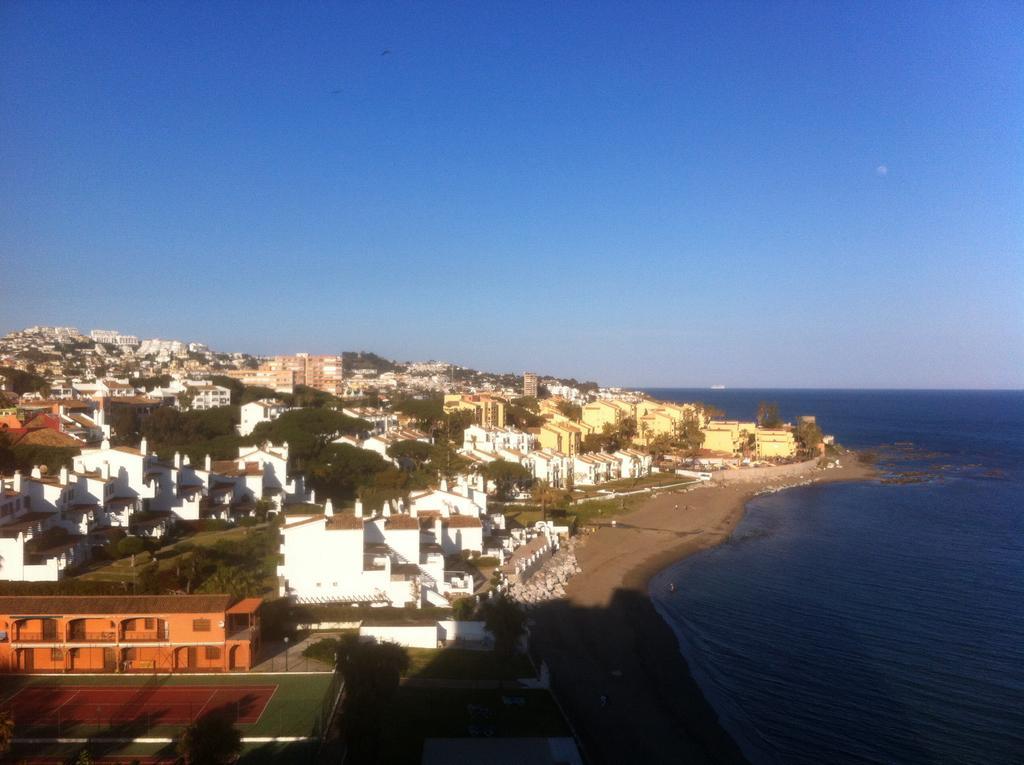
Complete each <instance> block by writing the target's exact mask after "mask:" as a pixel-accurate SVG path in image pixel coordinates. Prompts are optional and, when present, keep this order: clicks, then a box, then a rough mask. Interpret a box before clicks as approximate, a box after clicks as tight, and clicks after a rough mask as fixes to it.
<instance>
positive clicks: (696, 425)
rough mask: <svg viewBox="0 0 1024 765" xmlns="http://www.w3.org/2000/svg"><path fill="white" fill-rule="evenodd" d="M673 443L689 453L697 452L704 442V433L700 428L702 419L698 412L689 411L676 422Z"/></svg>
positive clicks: (673, 430)
mask: <svg viewBox="0 0 1024 765" xmlns="http://www.w3.org/2000/svg"><path fill="white" fill-rule="evenodd" d="M672 443H673V445H674V446H676V447H678V448H680V449H682V450H683V451H685V452H686V453H688V454H691V455H693V454H696V453H697V452H698V451H699V450H700V447H701V445H702V444H703V443H704V433H702V432H701V429H700V420H699V419H698V417H697V415H696V414H692V413H690V412H687V413H686V414H685V415H684V416H683V417H682V418H681V419H679V420H677V421H676V422H675V423H674V426H673V429H672Z"/></svg>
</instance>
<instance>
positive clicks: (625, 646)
mask: <svg viewBox="0 0 1024 765" xmlns="http://www.w3.org/2000/svg"><path fill="white" fill-rule="evenodd" d="M530 619H531V650H532V652H533V653H534V656H535V657H536V658H537V659H543V660H544V661H546V662H547V665H548V668H549V669H550V672H551V686H552V690H553V691H554V693H555V694H556V696H557V698H558V699H559V701H560V703H561V704H562V705H563V706H564V707H565V712H566V713H567V714H568V716H569V719H570V720H571V721H572V723H573V725H574V727H575V728H576V733H577V735H578V736H579V738H580V739H581V742H582V745H583V748H584V756H585V757H586V759H587V762H589V763H591V765H598V764H599V763H609V765H611V763H624V762H644V763H662V762H663V763H680V762H687V763H742V762H745V759H744V757H743V755H742V753H741V752H740V749H739V747H737V745H736V744H735V743H734V742H733V740H732V739H731V738H730V737H729V736H728V734H727V733H726V732H725V730H724V729H723V728H722V726H721V725H720V724H719V722H718V718H717V716H716V715H715V712H714V710H713V709H712V708H711V707H710V705H709V704H708V703H707V701H705V699H704V696H703V693H702V692H701V690H700V688H699V687H698V686H697V684H696V682H695V681H694V680H693V678H692V677H691V676H690V673H689V670H688V669H687V666H686V663H685V661H684V660H683V658H682V655H681V654H680V653H679V645H678V642H677V640H676V637H675V635H674V634H673V633H672V631H671V629H670V628H669V627H668V625H667V624H665V622H664V621H663V620H662V619H661V617H660V616H659V615H658V613H657V611H655V609H654V605H653V604H652V602H651V600H650V598H649V597H647V596H646V595H645V594H643V593H640V592H637V591H634V590H625V589H620V590H616V591H615V593H614V594H613V596H612V599H611V602H610V603H609V604H608V606H607V607H594V608H586V607H579V606H574V605H572V604H571V603H570V602H568V601H565V600H559V601H551V602H548V603H545V604H543V605H539V606H535V607H534V608H532V609H531V610H530ZM602 697H604V698H603V699H602Z"/></svg>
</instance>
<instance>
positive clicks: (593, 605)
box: [531, 457, 874, 764]
mask: <svg viewBox="0 0 1024 765" xmlns="http://www.w3.org/2000/svg"><path fill="white" fill-rule="evenodd" d="M843 462H844V465H843V467H841V468H834V469H830V470H814V471H808V472H807V473H806V475H805V477H804V478H803V479H801V478H798V477H786V478H785V479H781V480H780V479H774V480H758V481H756V482H750V483H737V484H727V485H721V486H720V485H708V486H702V487H700V488H697V489H691V490H689V491H685V492H679V493H666V494H661V495H658V496H656V497H653V498H651V499H650V500H648V501H647V502H646V503H645V504H644V505H643V506H642V507H641V508H640V509H639V510H637V511H635V512H633V513H630V514H628V515H624V516H620V517H619V518H618V519H617V521H616V525H615V526H612V525H611V524H610V523H608V524H605V525H603V526H601V527H600V528H598V529H597V530H596V531H594V532H593V533H592V534H590V535H589V536H588V538H587V539H586V541H585V542H584V543H583V544H582V545H580V546H579V547H578V548H577V552H576V554H577V559H578V561H579V564H580V567H581V569H582V573H581V574H579V575H578V576H576V577H574V578H573V579H572V581H571V582H570V583H569V586H568V588H567V597H566V598H565V599H564V600H560V601H555V602H551V603H547V604H545V605H543V606H540V607H538V608H535V609H534V610H533V611H531V617H532V618H533V620H534V623H533V626H532V632H533V642H534V645H535V648H536V650H537V651H538V652H539V653H540V655H541V656H542V657H543V658H544V659H545V661H546V662H547V663H548V666H549V668H550V669H551V676H552V684H553V687H554V690H555V692H556V694H557V696H558V698H559V700H560V701H561V703H562V704H563V706H564V707H565V711H566V712H567V714H568V716H569V718H570V720H571V721H572V723H573V725H574V727H575V729H576V732H577V734H578V736H579V737H580V739H581V742H582V744H583V747H584V754H585V756H586V758H587V760H588V761H589V762H591V763H595V764H596V763H625V762H631V761H632V762H645V763H646V762H672V763H679V762H694V763H705V762H707V763H733V762H743V761H744V758H743V756H742V754H741V752H740V751H739V748H738V747H737V746H736V744H735V743H734V742H733V741H732V740H731V739H730V738H729V736H728V735H727V734H726V733H725V731H724V730H723V729H722V727H721V726H720V725H719V723H718V719H717V717H716V715H715V713H714V711H713V710H712V709H711V707H710V706H709V705H708V703H707V702H706V700H705V699H704V696H703V694H702V693H701V691H700V689H699V687H698V686H697V685H696V683H695V682H694V680H693V678H692V677H691V676H690V673H689V670H688V668H687V666H686V662H685V661H684V659H683V657H682V655H681V654H680V652H679V645H678V642H677V640H676V637H675V635H674V634H673V632H672V630H671V629H670V628H669V626H668V625H667V624H666V623H665V622H664V621H663V620H662V619H661V617H660V616H659V615H658V613H657V611H655V609H654V606H653V604H652V603H651V600H650V598H649V597H648V594H647V585H648V581H649V580H650V578H651V576H653V575H654V574H655V573H657V572H658V571H660V570H661V569H663V568H665V567H666V566H668V565H669V564H671V563H673V562H674V561H677V560H680V559H681V558H684V557H686V556H687V555H691V554H692V553H694V552H697V551H699V550H703V549H706V548H708V547H712V546H714V545H717V544H719V543H721V542H722V541H724V540H725V539H727V538H728V537H729V535H730V534H731V533H732V531H733V529H734V528H735V527H736V525H737V524H738V523H739V521H740V519H741V518H742V517H743V512H744V507H745V505H746V503H747V501H748V500H749V499H750V498H751V497H753V496H754V494H756V493H757V492H759V491H762V490H764V489H766V488H770V487H774V486H789V485H796V484H800V483H806V481H807V479H813V480H814V481H815V482H836V481H856V480H864V479H867V478H870V477H871V476H872V475H873V474H874V471H873V469H872V468H871V467H869V466H865V465H862V464H860V463H858V462H856V461H855V460H854V459H852V458H849V457H848V458H847V459H846V460H843ZM602 696H604V697H605V700H604V702H602V698H601V697H602Z"/></svg>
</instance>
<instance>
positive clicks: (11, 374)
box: [0, 354, 50, 396]
mask: <svg viewBox="0 0 1024 765" xmlns="http://www.w3.org/2000/svg"><path fill="white" fill-rule="evenodd" d="M23 355H27V354H23ZM0 377H2V378H4V379H5V380H6V381H7V390H9V391H13V392H14V393H17V394H18V395H19V396H21V395H24V394H26V393H38V394H40V395H41V396H49V395H50V384H49V383H48V382H46V380H45V379H44V378H42V377H40V376H39V375H37V374H34V373H32V372H27V371H24V370H21V369H14V368H13V367H0Z"/></svg>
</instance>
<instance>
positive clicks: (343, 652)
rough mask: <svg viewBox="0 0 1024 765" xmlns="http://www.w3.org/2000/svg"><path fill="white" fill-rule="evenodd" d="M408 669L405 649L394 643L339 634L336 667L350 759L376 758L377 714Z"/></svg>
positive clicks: (377, 737) (383, 710) (369, 759)
mask: <svg viewBox="0 0 1024 765" xmlns="http://www.w3.org/2000/svg"><path fill="white" fill-rule="evenodd" d="M408 670H409V653H408V652H407V651H406V650H405V649H404V648H402V647H401V646H400V645H398V644H397V643H387V642H384V643H361V642H360V641H359V638H358V637H357V636H355V635H346V636H345V637H344V638H342V640H341V644H340V646H339V648H338V666H337V671H338V672H340V673H341V674H342V676H343V677H344V678H345V699H344V701H343V706H342V724H343V726H344V728H345V738H346V742H347V744H348V749H349V753H350V754H351V755H352V756H353V761H355V762H375V761H376V760H377V749H378V747H379V739H380V719H381V716H382V715H383V714H384V713H385V711H386V710H387V707H388V704H389V703H390V701H391V698H392V697H393V696H394V695H395V691H397V690H398V684H399V682H400V681H401V679H402V675H404V674H405V673H406V672H407V671H408Z"/></svg>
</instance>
